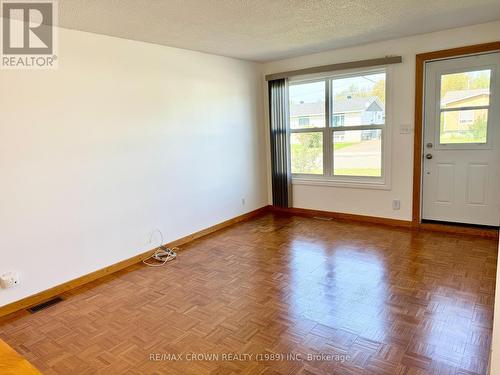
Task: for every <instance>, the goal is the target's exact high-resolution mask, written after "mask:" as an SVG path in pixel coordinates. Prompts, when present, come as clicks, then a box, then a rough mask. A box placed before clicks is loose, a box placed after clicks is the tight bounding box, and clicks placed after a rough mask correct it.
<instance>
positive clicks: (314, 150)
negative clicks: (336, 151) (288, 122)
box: [290, 132, 323, 174]
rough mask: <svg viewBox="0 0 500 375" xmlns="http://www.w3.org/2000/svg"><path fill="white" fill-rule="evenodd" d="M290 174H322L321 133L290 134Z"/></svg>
mask: <svg viewBox="0 0 500 375" xmlns="http://www.w3.org/2000/svg"><path fill="white" fill-rule="evenodd" d="M290 148H291V155H290V156H291V163H292V173H301V174H323V133H322V132H310V133H292V134H291V136H290Z"/></svg>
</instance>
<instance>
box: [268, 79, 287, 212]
mask: <svg viewBox="0 0 500 375" xmlns="http://www.w3.org/2000/svg"><path fill="white" fill-rule="evenodd" d="M288 119H289V108H288V82H287V80H286V79H276V80H273V81H269V123H270V127H271V173H272V184H273V205H274V206H278V207H291V205H292V195H291V194H292V176H291V170H290V154H289V148H290V144H289V139H290V138H289V127H288Z"/></svg>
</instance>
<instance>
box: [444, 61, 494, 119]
mask: <svg viewBox="0 0 500 375" xmlns="http://www.w3.org/2000/svg"><path fill="white" fill-rule="evenodd" d="M490 80H491V70H490V69H485V70H476V71H473V72H462V73H453V74H443V75H442V76H441V103H440V104H441V109H445V108H460V107H477V106H485V105H486V106H487V105H489V104H490Z"/></svg>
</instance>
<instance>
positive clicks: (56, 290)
mask: <svg viewBox="0 0 500 375" xmlns="http://www.w3.org/2000/svg"><path fill="white" fill-rule="evenodd" d="M268 209H269V206H264V207H261V208H259V209H257V210H254V211H251V212H248V213H246V214H243V215H240V216H237V217H235V218H232V219H229V220H226V221H224V222H222V223H219V224H216V225H214V226H211V227H209V228H205V229H202V230H200V231H198V232H195V233H193V234H190V235H188V236H186V237H182V238H179V239H177V240H175V241H172V242H171V243H168V244H167V245H166V246H169V247H172V246H181V245H185V244H187V243H188V242H191V241H194V240H196V239H198V238H200V237H203V236H206V235H208V234H210V233H213V232H216V231H218V230H221V229H224V228H226V227H229V226H231V225H233V224H236V223H239V222H241V221H244V220H248V219H251V218H253V217H255V216H258V215H260V214H262V213H264V212H267V211H268ZM155 250H156V249H153V250H149V251H146V252H144V253H142V254H139V255H136V256H134V257H132V258H129V259H125V260H123V261H121V262H118V263H115V264H113V265H110V266H108V267H105V268H102V269H100V270H97V271H94V272H92V273H89V274H87V275H83V276H81V277H78V278H76V279H73V280H70V281H68V282H66V283H64V284H60V285H57V286H55V287H53V288H50V289H47V290H44V291H42V292H40V293H37V294H34V295H32V296H29V297H26V298H23V299H21V300H19V301H16V302H12V303H10V304H8V305H5V306H1V307H0V317H2V316H5V315H8V314H11V313H13V312H16V311H19V310H23V309H27V308H30V307H32V306H35V305H38V304H39V303H42V302H45V301H48V300H49V299H51V298H53V297H55V296H57V295H60V294H62V293H64V292H67V291H68V290H71V289H75V288H77V287H79V286H82V285H84V284H87V283H89V282H91V281H94V280H97V279H100V278H101V277H104V276H107V275H110V274H112V273H115V272H117V271H120V270H122V269H124V268H127V267H130V266H132V265H134V264H136V263H139V262H142V261H143V260H144V259H147V258H149V257H150V256H151V255H152V254H153V253H154V251H155Z"/></svg>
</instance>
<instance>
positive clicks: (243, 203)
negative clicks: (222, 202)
mask: <svg viewBox="0 0 500 375" xmlns="http://www.w3.org/2000/svg"><path fill="white" fill-rule="evenodd" d="M245 203H246V202H245V198H241V205H242V206H244V205H245Z"/></svg>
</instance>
